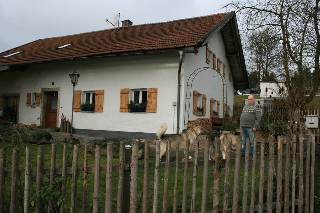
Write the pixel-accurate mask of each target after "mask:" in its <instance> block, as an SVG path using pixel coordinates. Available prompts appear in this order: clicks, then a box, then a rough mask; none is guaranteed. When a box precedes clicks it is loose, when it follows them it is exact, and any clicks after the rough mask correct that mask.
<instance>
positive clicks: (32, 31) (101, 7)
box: [0, 0, 231, 52]
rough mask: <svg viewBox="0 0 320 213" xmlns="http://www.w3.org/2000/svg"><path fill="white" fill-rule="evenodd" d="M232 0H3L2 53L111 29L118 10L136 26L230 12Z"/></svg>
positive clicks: (0, 8) (0, 13)
mask: <svg viewBox="0 0 320 213" xmlns="http://www.w3.org/2000/svg"><path fill="white" fill-rule="evenodd" d="M229 2H231V0H218V1H216V0H113V1H112V0H1V1H0V52H4V51H6V50H9V49H12V48H14V47H18V46H20V45H23V44H26V43H29V42H32V41H35V40H38V39H43V38H50V37H57V36H65V35H72V34H77V33H84V32H91V31H98V30H104V29H109V28H111V27H112V25H111V24H109V23H107V22H106V19H109V20H110V21H111V22H112V21H113V20H114V17H115V15H116V14H117V13H120V21H121V20H126V19H130V20H131V21H132V22H133V24H134V25H138V24H146V23H155V22H166V21H172V20H177V19H184V18H191V17H197V16H205V15H210V14H215V13H221V12H226V10H224V9H221V7H222V6H224V5H226V4H227V3H229Z"/></svg>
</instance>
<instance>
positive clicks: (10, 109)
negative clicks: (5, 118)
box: [3, 94, 19, 124]
mask: <svg viewBox="0 0 320 213" xmlns="http://www.w3.org/2000/svg"><path fill="white" fill-rule="evenodd" d="M3 106H4V108H3V113H4V114H8V115H9V117H10V121H11V122H13V123H15V124H16V123H17V122H18V114H19V113H18V110H19V95H17V94H10V95H4V96H3Z"/></svg>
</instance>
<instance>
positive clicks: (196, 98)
mask: <svg viewBox="0 0 320 213" xmlns="http://www.w3.org/2000/svg"><path fill="white" fill-rule="evenodd" d="M197 106H198V92H197V91H195V90H193V114H195V115H196V114H197V112H198V110H197Z"/></svg>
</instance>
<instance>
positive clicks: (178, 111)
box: [177, 51, 184, 134]
mask: <svg viewBox="0 0 320 213" xmlns="http://www.w3.org/2000/svg"><path fill="white" fill-rule="evenodd" d="M183 53H184V52H183V51H179V55H180V60H179V69H178V95H177V134H179V132H180V92H181V91H180V90H181V77H180V75H181V67H182V58H183Z"/></svg>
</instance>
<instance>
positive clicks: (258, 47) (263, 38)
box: [245, 28, 282, 83]
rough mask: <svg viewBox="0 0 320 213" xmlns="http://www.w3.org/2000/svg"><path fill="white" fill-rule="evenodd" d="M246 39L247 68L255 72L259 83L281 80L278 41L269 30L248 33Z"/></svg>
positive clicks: (280, 58) (280, 59)
mask: <svg viewBox="0 0 320 213" xmlns="http://www.w3.org/2000/svg"><path fill="white" fill-rule="evenodd" d="M248 34H249V35H248V37H247V39H246V45H245V46H246V48H245V50H246V52H247V53H248V54H247V56H246V62H247V68H248V69H249V72H250V73H252V72H257V75H258V83H260V81H277V80H280V81H281V80H282V79H281V74H282V73H281V72H279V70H280V69H281V68H282V57H281V55H282V54H281V51H282V50H281V46H280V41H279V39H278V37H277V36H276V34H275V33H274V32H273V31H272V29H270V28H263V29H260V30H256V31H252V32H251V33H250V32H249V33H248Z"/></svg>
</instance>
